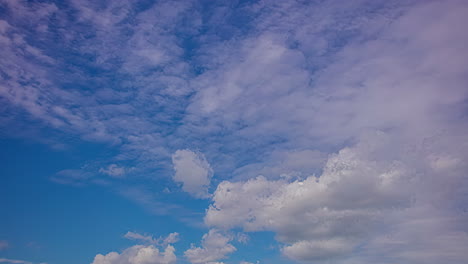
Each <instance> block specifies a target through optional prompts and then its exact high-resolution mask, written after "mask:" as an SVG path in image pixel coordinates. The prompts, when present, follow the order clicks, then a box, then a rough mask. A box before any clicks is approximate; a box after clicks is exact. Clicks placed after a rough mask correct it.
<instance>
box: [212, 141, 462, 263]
mask: <svg viewBox="0 0 468 264" xmlns="http://www.w3.org/2000/svg"><path fill="white" fill-rule="evenodd" d="M446 140H447V138H446V137H440V138H432V141H433V143H428V142H427V141H426V140H424V139H423V140H421V141H419V142H405V141H404V140H403V139H402V138H394V136H393V135H388V134H387V133H384V132H375V133H369V134H366V135H365V136H363V137H362V138H361V141H360V143H359V144H357V145H356V146H354V147H352V148H344V149H342V150H340V151H339V152H338V153H337V154H335V155H332V156H330V158H329V159H328V161H327V163H326V166H325V168H324V172H323V174H322V175H321V176H320V177H314V176H310V177H308V178H306V179H304V180H295V181H286V180H284V179H279V180H268V179H266V178H265V177H262V176H259V177H257V178H255V179H250V180H248V181H244V182H230V181H225V182H222V183H221V184H219V186H218V188H217V190H216V192H215V193H214V196H213V201H214V203H213V205H212V206H210V208H209V210H208V211H207V214H206V217H205V221H206V223H207V224H208V225H209V226H212V227H218V228H226V229H230V228H235V227H241V228H243V229H244V230H245V231H262V230H269V231H274V232H276V234H277V240H278V241H280V242H282V243H283V244H284V246H283V248H282V252H283V254H284V255H286V256H287V257H289V258H291V259H294V260H297V261H303V262H313V263H322V262H323V263H328V261H333V262H334V263H348V262H349V261H351V263H354V262H352V261H363V262H365V263H367V262H372V261H376V260H377V259H379V262H381V263H393V262H394V261H395V260H396V261H402V262H410V263H439V262H441V261H445V262H446V263H459V262H460V261H462V260H463V259H464V258H465V257H466V253H465V252H464V251H463V250H462V248H461V247H460V245H465V244H466V243H467V242H468V236H467V235H466V227H463V224H462V223H463V222H465V221H466V220H467V216H466V214H464V213H463V212H462V211H461V210H462V209H461V208H460V209H458V210H456V211H455V212H447V210H446V209H447V207H451V208H453V207H454V206H455V207H456V206H457V204H456V203H455V202H454V201H456V200H457V199H456V197H458V196H459V195H460V194H461V193H463V192H464V191H466V190H467V188H468V182H467V181H466V180H463V174H459V173H456V172H455V171H458V172H462V171H464V170H465V169H466V165H464V164H462V163H457V164H456V165H455V164H454V165H453V166H455V167H457V169H455V167H452V170H453V171H452V173H450V174H447V172H448V171H445V172H444V173H441V172H440V171H439V170H438V168H435V169H434V168H432V167H431V160H433V158H431V157H432V156H433V155H434V154H435V153H444V152H445V153H446V151H447V149H446V148H447V145H443V146H441V145H440V141H442V142H444V143H445V144H449V142H447V141H446ZM406 144H407V145H406ZM451 144H454V145H455V144H457V143H456V142H452V143H451ZM451 149H452V150H455V149H457V148H455V147H454V146H452V147H451ZM458 150H459V151H453V152H452V153H451V154H450V155H451V156H452V157H453V158H452V159H455V160H456V159H458V158H461V157H462V156H463V155H466V154H465V153H467V151H468V149H466V146H465V147H461V148H458ZM445 155H447V153H446V154H445ZM442 178H443V180H442ZM455 182H456V183H457V185H458V186H454V185H453V184H454V183H455ZM435 197H437V198H435ZM435 201H437V202H435ZM457 211H458V212H457ZM412 235H414V236H412ZM415 237H417V239H416V238H415ZM449 237H450V238H449ZM449 241H450V242H449ZM427 251H428V252H431V253H430V254H429V255H428V254H425V253H424V252H427ZM448 252H450V253H448Z"/></svg>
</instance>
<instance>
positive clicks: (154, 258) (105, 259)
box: [92, 245, 177, 264]
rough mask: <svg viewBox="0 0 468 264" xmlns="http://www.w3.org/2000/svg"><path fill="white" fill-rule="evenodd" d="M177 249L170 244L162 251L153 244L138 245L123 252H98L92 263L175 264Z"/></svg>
mask: <svg viewBox="0 0 468 264" xmlns="http://www.w3.org/2000/svg"><path fill="white" fill-rule="evenodd" d="M174 252H175V249H174V247H173V246H171V245H168V246H167V247H166V248H165V249H164V251H162V252H160V251H159V249H157V248H156V247H155V246H153V245H149V246H143V245H136V246H133V247H130V248H127V249H125V250H124V251H123V252H122V253H120V254H119V253H117V252H110V253H108V254H107V255H101V254H98V255H96V257H95V258H94V261H93V262H92V264H173V263H176V259H177V257H176V255H175V254H174Z"/></svg>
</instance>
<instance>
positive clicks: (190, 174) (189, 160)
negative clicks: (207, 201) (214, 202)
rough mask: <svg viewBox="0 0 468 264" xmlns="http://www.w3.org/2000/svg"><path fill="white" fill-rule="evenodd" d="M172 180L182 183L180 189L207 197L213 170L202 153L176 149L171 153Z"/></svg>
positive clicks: (196, 195) (195, 195)
mask: <svg viewBox="0 0 468 264" xmlns="http://www.w3.org/2000/svg"><path fill="white" fill-rule="evenodd" d="M172 164H173V166H174V170H175V174H174V176H173V179H174V181H176V182H180V183H182V189H183V190H184V191H186V192H188V193H189V194H191V195H193V196H194V197H197V198H207V197H208V196H209V195H208V187H209V185H210V181H211V177H212V176H213V170H212V169H211V166H210V164H209V163H208V161H207V160H206V158H205V156H204V155H203V154H202V153H196V152H193V151H191V150H188V149H183V150H177V151H176V152H175V153H174V154H173V155H172Z"/></svg>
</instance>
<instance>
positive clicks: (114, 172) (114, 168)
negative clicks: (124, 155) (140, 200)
mask: <svg viewBox="0 0 468 264" xmlns="http://www.w3.org/2000/svg"><path fill="white" fill-rule="evenodd" d="M99 172H100V173H104V174H107V175H109V176H111V177H115V178H122V177H124V175H125V168H124V167H119V166H118V165H117V164H110V165H109V166H108V167H107V168H106V169H105V168H100V169H99Z"/></svg>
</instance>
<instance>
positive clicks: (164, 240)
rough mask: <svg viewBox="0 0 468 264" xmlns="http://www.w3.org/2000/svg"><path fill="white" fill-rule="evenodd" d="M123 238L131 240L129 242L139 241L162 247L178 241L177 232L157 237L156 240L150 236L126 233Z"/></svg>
mask: <svg viewBox="0 0 468 264" xmlns="http://www.w3.org/2000/svg"><path fill="white" fill-rule="evenodd" d="M124 237H125V238H127V239H131V240H139V241H142V242H146V243H149V244H155V245H162V246H167V245H169V244H174V243H176V242H177V241H179V233H177V232H174V233H170V234H169V235H168V236H167V237H159V238H158V239H154V238H153V236H150V235H142V234H139V233H135V232H130V231H128V232H127V233H126V234H125V235H124Z"/></svg>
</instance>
